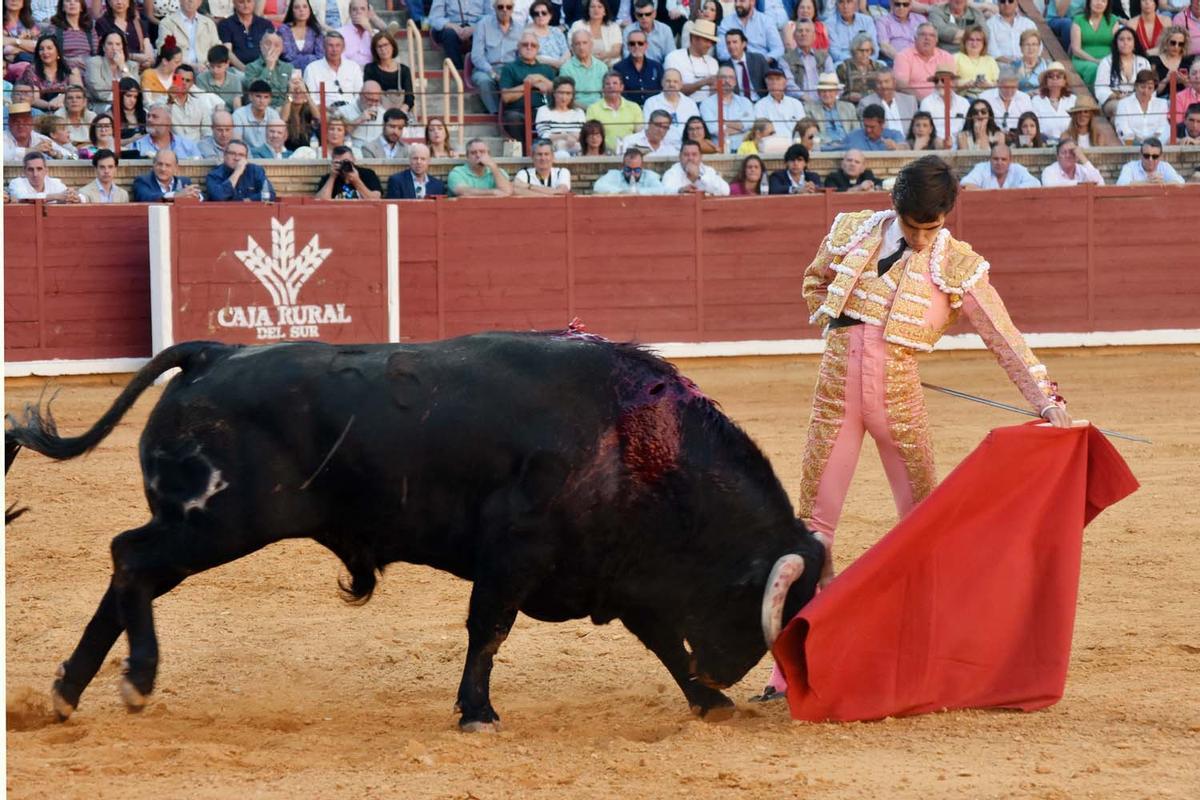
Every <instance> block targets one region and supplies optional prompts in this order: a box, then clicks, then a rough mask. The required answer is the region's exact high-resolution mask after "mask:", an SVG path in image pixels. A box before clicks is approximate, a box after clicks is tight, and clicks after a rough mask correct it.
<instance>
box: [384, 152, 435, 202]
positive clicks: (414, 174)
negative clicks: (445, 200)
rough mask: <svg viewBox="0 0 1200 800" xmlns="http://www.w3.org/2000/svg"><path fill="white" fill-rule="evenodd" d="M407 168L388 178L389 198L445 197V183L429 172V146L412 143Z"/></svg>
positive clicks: (421, 198)
mask: <svg viewBox="0 0 1200 800" xmlns="http://www.w3.org/2000/svg"><path fill="white" fill-rule="evenodd" d="M408 159H409V161H408V164H409V168H408V169H406V170H404V171H403V172H397V173H396V174H395V175H393V176H392V177H390V178H388V183H387V198H388V199H389V200H424V199H425V198H426V197H438V196H441V197H445V196H446V184H445V183H444V182H442V181H440V180H438V179H437V178H435V177H433V176H432V175H430V174H429V148H428V147H426V146H425V145H423V144H420V143H418V144H414V145H412V146H411V147H410V148H409V149H408Z"/></svg>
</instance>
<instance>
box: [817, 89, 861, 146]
mask: <svg viewBox="0 0 1200 800" xmlns="http://www.w3.org/2000/svg"><path fill="white" fill-rule="evenodd" d="M841 94H842V83H841V81H839V80H838V76H837V75H835V74H834V73H832V72H826V73H825V74H824V75H822V76H821V77H820V78H818V79H817V102H815V103H805V104H804V107H805V115H806V116H809V117H812V118H813V119H815V120H816V121H817V125H819V126H820V128H821V142H822V146H823V147H825V149H827V150H840V149H842V142H844V141H845V139H846V137H847V136H848V135H849V134H850V132H851V131H855V130H858V129H859V127H860V125H859V122H858V112H857V111H855V109H854V106H853V105H851V104H850V103H847V102H846V101H845V100H839V99H838V97H840V96H841Z"/></svg>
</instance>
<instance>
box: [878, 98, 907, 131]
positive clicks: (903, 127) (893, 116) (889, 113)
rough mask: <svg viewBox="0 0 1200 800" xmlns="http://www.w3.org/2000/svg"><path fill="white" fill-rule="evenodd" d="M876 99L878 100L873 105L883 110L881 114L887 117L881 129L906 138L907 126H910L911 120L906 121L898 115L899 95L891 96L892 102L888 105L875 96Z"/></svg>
mask: <svg viewBox="0 0 1200 800" xmlns="http://www.w3.org/2000/svg"><path fill="white" fill-rule="evenodd" d="M876 97H877V98H878V99H877V100H876V101H875V104H876V105H878V106H879V107H880V108H882V109H883V113H884V115H885V116H886V117H887V120H886V121H885V122H884V124H883V127H884V128H885V129H888V130H893V131H895V132H896V133H898V134H900V135H901V136H908V125H911V124H912V120H911V119H907V120H906V119H905V118H904V116H903V115H902V114H901V113H900V102H899V100H900V97H899V95H893V96H892V102H890V103H888V102H885V101H884V99H883V98H882V97H879V95H876ZM906 123H907V124H906Z"/></svg>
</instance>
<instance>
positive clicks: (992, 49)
mask: <svg viewBox="0 0 1200 800" xmlns="http://www.w3.org/2000/svg"><path fill="white" fill-rule="evenodd" d="M1036 30H1037V25H1036V24H1034V21H1033V20H1031V19H1030V18H1029V17H1025V16H1022V15H1021V14H1017V15H1016V16H1015V17H1013V21H1012V24H1011V25H1010V24H1009V23H1007V22H1005V21H1004V18H1003V17H1001V16H1000V15H999V14H993V15H992V16H990V17H988V21H987V34H988V55H989V56H991V57H992V58H1007V59H1009V60H1011V61H1020V60H1021V34H1022V33H1024V32H1025V31H1036Z"/></svg>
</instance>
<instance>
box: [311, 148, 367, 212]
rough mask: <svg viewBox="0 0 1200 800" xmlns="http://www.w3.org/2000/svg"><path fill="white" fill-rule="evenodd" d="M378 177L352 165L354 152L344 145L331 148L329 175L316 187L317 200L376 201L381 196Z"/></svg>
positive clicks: (364, 168)
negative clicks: (331, 156) (331, 158)
mask: <svg viewBox="0 0 1200 800" xmlns="http://www.w3.org/2000/svg"><path fill="white" fill-rule="evenodd" d="M382 190H383V187H382V186H381V185H380V183H379V176H378V175H376V174H375V172H374V171H373V170H370V169H367V168H366V167H360V166H357V165H356V164H355V163H354V151H353V150H351V149H350V148H349V147H346V146H345V145H341V146H339V147H335V148H333V160H332V161H331V162H330V165H329V174H328V175H326V176H325V177H323V178H321V184H320V185H319V186H318V187H317V195H316V196H317V199H318V200H378V199H379V198H380V197H381V196H382V194H383V191H382Z"/></svg>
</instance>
